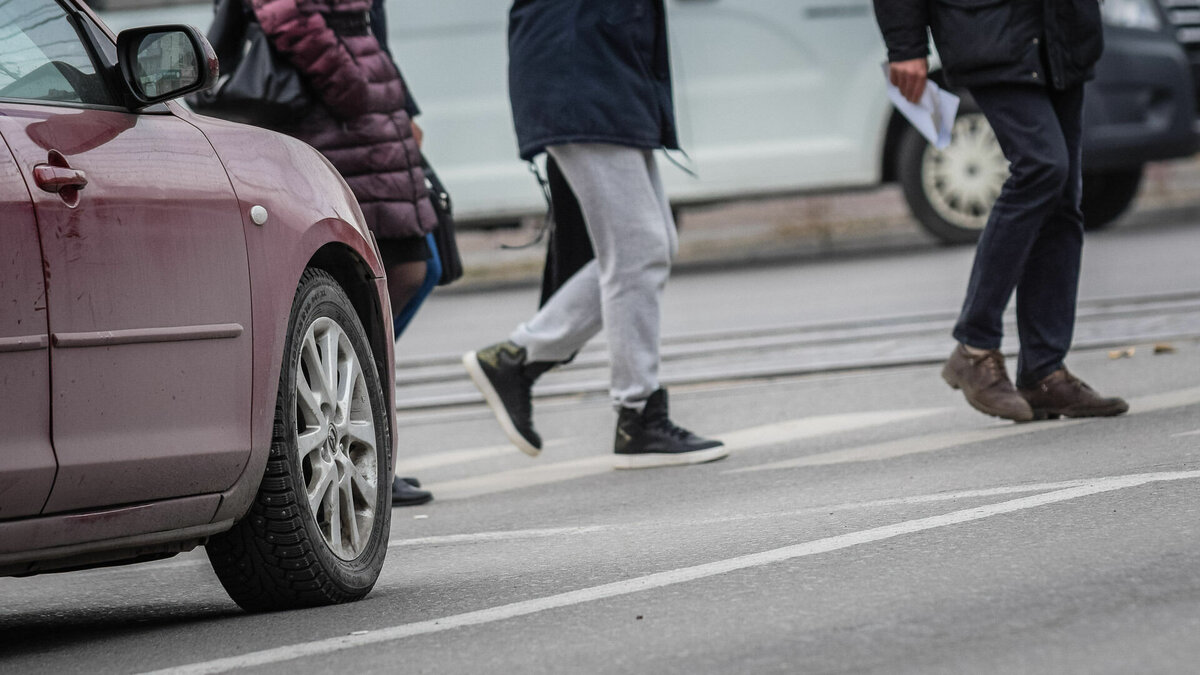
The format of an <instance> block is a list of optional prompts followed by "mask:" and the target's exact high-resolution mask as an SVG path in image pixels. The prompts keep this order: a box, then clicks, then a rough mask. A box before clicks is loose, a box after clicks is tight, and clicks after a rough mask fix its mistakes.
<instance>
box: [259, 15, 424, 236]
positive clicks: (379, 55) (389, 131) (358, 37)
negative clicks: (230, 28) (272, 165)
mask: <svg viewBox="0 0 1200 675" xmlns="http://www.w3.org/2000/svg"><path fill="white" fill-rule="evenodd" d="M251 4H252V6H253V8H254V14H255V16H257V17H258V21H259V23H260V24H261V25H262V27H263V32H264V33H266V34H267V36H268V37H269V38H270V40H271V44H272V45H273V46H274V47H275V49H276V50H278V51H279V52H280V53H281V54H284V55H286V57H287V58H288V60H289V61H291V62H292V64H293V65H295V66H296V68H297V69H298V70H299V71H300V72H301V73H302V74H303V75H305V76H306V78H307V80H308V83H309V84H310V85H311V86H312V90H313V92H314V93H316V95H317V96H318V97H319V98H320V99H321V101H322V102H323V103H324V104H325V105H324V106H323V107H321V106H319V107H317V109H315V110H314V111H313V112H312V113H311V114H310V115H308V116H307V117H306V118H305V119H302V120H297V121H296V124H294V125H288V126H287V127H284V128H280V129H279V131H282V132H284V133H286V134H289V135H291V136H295V137H297V138H299V139H301V140H303V141H305V142H307V143H308V144H309V145H312V146H313V147H315V148H316V149H317V150H320V151H321V153H322V154H324V155H325V156H326V157H328V158H329V161H330V162H332V163H333V165H334V166H335V167H337V169H338V171H340V172H341V173H342V176H343V177H344V178H345V179H346V182H347V183H349V185H350V189H351V190H352V191H353V192H354V196H356V197H358V202H359V204H360V205H361V206H362V210H363V215H364V216H366V219H367V225H368V226H369V227H370V228H371V230H372V231H374V232H375V236H376V237H378V238H380V239H396V238H401V237H414V236H421V235H424V234H426V233H428V232H429V231H430V230H432V229H433V228H434V226H436V225H437V215H436V214H435V212H434V210H433V204H432V203H431V202H430V200H429V192H428V190H427V189H426V187H425V174H424V172H423V171H422V170H421V153H420V150H419V148H418V147H417V142H416V139H415V138H414V137H413V130H412V120H411V119H409V116H408V113H407V112H405V101H406V97H407V94H406V93H405V91H404V82H403V81H402V80H401V79H400V73H399V72H398V71H397V70H396V67H395V65H394V64H393V63H392V60H391V57H389V56H388V54H387V53H386V52H384V51H383V49H382V48H381V47H380V45H379V42H378V41H377V40H376V39H375V36H374V35H373V34H372V33H371V31H370V28H369V27H368V24H367V23H366V21H367V18H366V17H367V12H368V10H370V7H371V0H252V2H251ZM335 28H336V30H335Z"/></svg>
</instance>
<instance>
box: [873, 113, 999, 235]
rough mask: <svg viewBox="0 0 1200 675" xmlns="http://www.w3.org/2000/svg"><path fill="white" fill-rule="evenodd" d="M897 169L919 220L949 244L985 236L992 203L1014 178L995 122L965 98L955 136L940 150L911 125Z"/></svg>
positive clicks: (903, 137) (957, 121) (904, 138)
mask: <svg viewBox="0 0 1200 675" xmlns="http://www.w3.org/2000/svg"><path fill="white" fill-rule="evenodd" d="M896 168H897V174H898V175H899V178H900V186H901V187H902V188H903V190H904V198H905V200H907V201H908V206H909V208H910V209H911V210H912V212H913V215H914V216H915V217H916V219H917V221H918V222H919V223H920V224H921V226H922V227H924V228H925V229H926V230H927V231H928V232H929V233H930V234H932V235H933V236H935V237H937V238H938V239H939V240H941V241H942V242H943V243H947V244H969V243H973V242H975V241H976V240H978V239H979V234H980V233H981V232H982V231H983V228H984V226H985V225H987V220H988V214H990V213H991V211H992V204H994V203H995V201H996V198H997V197H998V196H1000V189H1001V188H1002V187H1003V186H1004V181H1006V180H1007V179H1008V160H1007V159H1005V157H1004V153H1003V152H1002V151H1001V150H1000V144H999V143H998V142H997V141H996V135H995V133H993V132H992V126H991V125H990V124H988V121H987V119H986V118H985V117H984V116H983V113H982V112H980V111H979V109H978V108H974V107H973V106H970V105H968V103H967V101H964V102H963V107H962V108H961V109H960V111H959V115H958V118H957V119H956V120H955V121H954V132H953V137H952V139H951V141H950V145H949V146H947V147H946V149H945V150H938V149H937V148H935V147H933V145H931V144H930V143H929V142H927V141H926V140H925V137H924V136H922V135H921V134H920V133H918V132H917V130H916V129H914V128H913V127H912V126H911V125H908V124H906V125H905V128H904V132H903V136H902V137H901V139H900V144H899V147H898V151H897V167H896Z"/></svg>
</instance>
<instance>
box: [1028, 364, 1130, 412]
mask: <svg viewBox="0 0 1200 675" xmlns="http://www.w3.org/2000/svg"><path fill="white" fill-rule="evenodd" d="M1021 396H1024V397H1025V400H1026V401H1029V406H1030V407H1031V408H1033V414H1034V417H1035V418H1037V419H1039V420H1044V419H1057V418H1058V417H1059V416H1064V415H1065V416H1066V417H1113V416H1115V415H1120V414H1122V413H1124V412H1126V411H1128V410H1129V404H1128V403H1126V402H1125V401H1124V400H1123V399H1119V398H1117V397H1115V396H1113V397H1109V398H1105V397H1103V396H1101V395H1100V394H1097V393H1096V390H1094V389H1092V388H1091V387H1089V386H1088V385H1087V383H1086V382H1084V381H1083V380H1081V379H1079V378H1078V377H1075V376H1074V375H1072V374H1071V373H1069V372H1067V369H1066V368H1061V369H1059V370H1056V371H1054V372H1053V373H1050V374H1049V375H1047V376H1046V377H1045V379H1043V380H1042V381H1041V382H1038V383H1037V386H1035V387H1031V388H1029V389H1024V388H1023V389H1021Z"/></svg>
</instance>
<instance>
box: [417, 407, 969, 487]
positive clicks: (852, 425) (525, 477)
mask: <svg viewBox="0 0 1200 675" xmlns="http://www.w3.org/2000/svg"><path fill="white" fill-rule="evenodd" d="M947 410H948V409H947V408H918V409H912V410H880V411H871V412H859V413H849V414H841V415H821V416H817V417H806V418H803V419H794V420H787V421H784V422H777V423H774V424H767V425H763V426H758V427H751V428H748V429H740V430H736V431H732V432H728V433H725V434H720V435H719V436H718V437H719V438H721V439H722V440H724V441H725V443H726V445H728V446H730V449H732V450H733V451H734V452H738V453H742V452H746V451H750V450H756V449H761V448H768V447H771V446H774V445H779V444H781V443H787V442H792V441H797V440H803V439H806V438H814V437H816V436H822V435H828V434H836V433H841V432H845V431H853V430H855V429H866V428H869V427H877V426H883V425H887V424H895V423H897V422H902V421H905V420H911V419H917V418H921V417H929V416H931V415H938V414H944V413H946V412H947ZM612 468H613V460H612V457H611V455H607V454H606V455H602V456H599V457H587V458H584V459H576V460H568V461H564V462H554V463H545V464H539V465H537V466H533V467H528V468H521V469H510V470H508V471H500V472H497V473H490V474H482V475H479V476H471V477H469V478H460V479H457V480H450V481H446V482H443V483H431V484H430V485H429V486H428V488H429V490H431V491H432V492H434V493H435V494H436V495H437V498H438V499H439V500H442V501H449V500H454V499H466V498H468V497H478V496H480V495H487V494H495V493H498V492H507V491H510V490H518V489H521V488H529V487H535V486H538V485H546V484H549V483H559V482H563V481H568V480H574V479H577V478H584V477H587V476H595V475H601V474H605V473H608V472H609V471H612Z"/></svg>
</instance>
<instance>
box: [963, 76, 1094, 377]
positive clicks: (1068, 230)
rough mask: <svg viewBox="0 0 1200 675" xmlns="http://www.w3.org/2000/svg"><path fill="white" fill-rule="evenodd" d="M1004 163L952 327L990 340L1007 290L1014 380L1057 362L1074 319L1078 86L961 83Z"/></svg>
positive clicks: (991, 343)
mask: <svg viewBox="0 0 1200 675" xmlns="http://www.w3.org/2000/svg"><path fill="white" fill-rule="evenodd" d="M971 94H972V96H974V98H975V100H976V102H978V103H979V107H980V109H982V110H983V114H984V116H986V117H987V120H988V122H990V123H991V125H992V129H993V130H994V131H995V132H996V138H997V139H998V140H999V141H1000V147H1001V148H1002V149H1003V150H1004V156H1005V157H1007V158H1008V161H1009V163H1010V165H1011V169H1012V175H1011V176H1010V177H1009V179H1008V181H1007V182H1006V183H1005V184H1004V188H1003V189H1002V190H1001V192H1000V196H999V197H998V198H997V199H996V205H995V206H994V207H992V213H991V216H990V217H989V219H988V223H987V227H986V228H985V229H984V231H983V236H982V237H980V239H979V247H978V248H977V249H976V252H975V266H974V268H973V269H972V270H971V281H970V283H969V285H968V286H967V298H966V301H965V302H964V303H963V309H962V314H960V315H959V318H958V323H957V325H955V327H954V337H955V339H957V340H958V341H959V342H962V343H964V344H966V345H969V346H971V347H978V348H980V349H998V348H999V347H1000V340H1001V337H1002V336H1003V332H1004V324H1003V314H1004V309H1005V307H1006V306H1007V305H1008V301H1009V299H1010V298H1011V297H1012V294H1013V291H1014V290H1015V291H1016V293H1017V333H1018V336H1019V337H1020V340H1021V355H1020V358H1019V359H1018V362H1017V385H1018V386H1022V387H1029V386H1032V385H1033V384H1035V383H1037V382H1038V381H1039V380H1041V379H1042V378H1044V377H1045V376H1047V375H1049V374H1050V373H1053V372H1054V371H1055V370H1058V369H1059V368H1061V367H1062V366H1063V359H1065V358H1066V355H1067V350H1068V349H1070V346H1071V338H1072V334H1073V332H1074V329H1075V301H1076V296H1077V293H1078V288H1079V263H1080V256H1081V253H1082V250H1083V213H1082V212H1081V211H1080V209H1079V199H1080V194H1081V192H1082V190H1083V172H1082V166H1081V161H1082V153H1081V133H1082V132H1081V127H1082V116H1083V86H1082V85H1078V86H1075V87H1072V88H1071V89H1068V90H1066V91H1054V90H1052V89H1050V88H1042V87H1033V86H1024V85H996V86H988V87H977V88H972V89H971Z"/></svg>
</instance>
